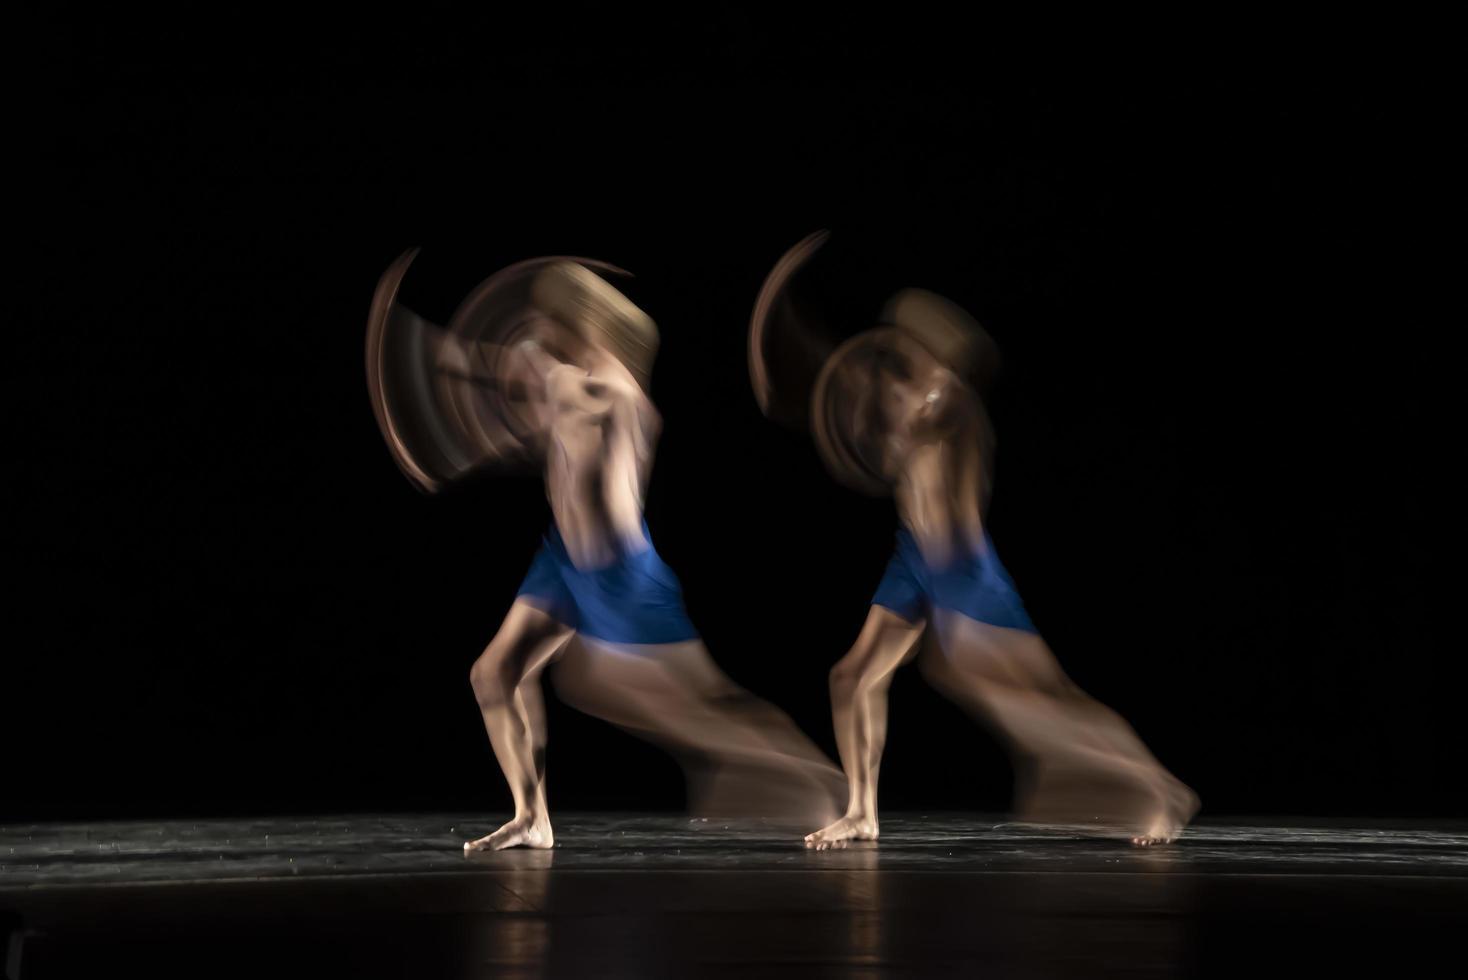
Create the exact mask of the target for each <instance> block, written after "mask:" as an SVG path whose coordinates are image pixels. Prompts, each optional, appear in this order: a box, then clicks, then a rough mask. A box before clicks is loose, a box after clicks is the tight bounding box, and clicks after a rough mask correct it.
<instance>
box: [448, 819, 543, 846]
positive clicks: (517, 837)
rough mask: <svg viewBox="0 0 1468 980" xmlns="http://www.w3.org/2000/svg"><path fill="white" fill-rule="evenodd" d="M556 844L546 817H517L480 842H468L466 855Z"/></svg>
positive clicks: (482, 838) (479, 840)
mask: <svg viewBox="0 0 1468 980" xmlns="http://www.w3.org/2000/svg"><path fill="white" fill-rule="evenodd" d="M555 843H556V835H555V834H553V833H551V825H550V820H549V819H547V818H545V817H540V818H534V817H516V818H515V819H514V820H511V821H510V822H509V823H507V824H505V825H504V826H503V827H501V828H500V829H499V830H496V831H495V832H494V833H492V834H489V835H487V836H484V837H481V838H479V839H478V840H471V841H466V842H465V843H464V853H465V854H470V853H473V852H475V851H503V850H504V849H505V848H508V847H534V848H541V849H544V848H548V847H553V846H554V845H555Z"/></svg>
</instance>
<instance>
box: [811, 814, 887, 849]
mask: <svg viewBox="0 0 1468 980" xmlns="http://www.w3.org/2000/svg"><path fill="white" fill-rule="evenodd" d="M876 839H877V820H876V818H875V817H842V818H841V819H840V820H837V821H836V822H835V823H833V824H831V826H829V827H826V828H825V829H823V830H818V831H816V832H815V833H813V834H807V835H806V838H805V846H806V847H812V848H815V849H816V850H818V851H825V850H829V849H830V848H833V847H845V846H846V843H847V841H853V840H876Z"/></svg>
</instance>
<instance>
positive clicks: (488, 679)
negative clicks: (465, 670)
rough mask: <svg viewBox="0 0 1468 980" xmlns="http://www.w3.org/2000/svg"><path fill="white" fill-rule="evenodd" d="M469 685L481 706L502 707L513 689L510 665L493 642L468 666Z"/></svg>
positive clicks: (513, 683) (513, 680) (504, 654)
mask: <svg viewBox="0 0 1468 980" xmlns="http://www.w3.org/2000/svg"><path fill="white" fill-rule="evenodd" d="M469 686H470V687H472V688H473V689H474V698H475V700H476V701H478V702H479V706H480V707H481V708H486V709H488V708H495V707H503V706H504V705H505V704H506V703H508V702H509V700H510V696H511V695H512V694H513V693H514V690H515V679H514V677H513V675H512V665H511V662H510V658H509V656H507V655H506V653H505V651H502V650H500V649H498V648H496V647H495V646H494V645H493V644H491V645H490V647H489V649H487V650H485V651H484V653H482V654H480V655H479V659H478V660H475V661H474V666H472V667H470V668H469Z"/></svg>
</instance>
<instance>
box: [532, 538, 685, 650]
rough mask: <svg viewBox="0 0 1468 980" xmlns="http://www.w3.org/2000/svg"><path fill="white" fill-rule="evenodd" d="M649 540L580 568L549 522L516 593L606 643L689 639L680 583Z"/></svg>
mask: <svg viewBox="0 0 1468 980" xmlns="http://www.w3.org/2000/svg"><path fill="white" fill-rule="evenodd" d="M646 530H647V529H646V527H645V526H644V528H643V531H644V533H646ZM651 540H652V539H651V538H650V537H649V538H648V541H649V544H648V547H647V548H646V549H645V550H643V551H640V552H637V553H636V554H624V555H622V556H620V557H619V558H618V559H617V560H616V561H615V562H613V563H612V564H610V565H608V566H606V567H605V568H590V569H580V568H577V567H576V566H575V565H574V564H573V563H572V562H571V556H570V554H568V553H567V551H566V543H565V542H564V541H563V540H562V539H561V532H560V531H559V530H558V529H557V528H556V526H555V525H554V524H552V525H551V527H550V530H548V531H546V533H545V540H544V542H543V543H542V544H541V546H540V551H538V552H536V555H535V560H534V561H532V562H531V563H530V571H529V572H527V573H526V575H525V581H524V582H522V583H521V585H520V591H519V592H518V593H516V596H517V597H524V598H527V599H530V600H532V605H535V606H538V607H539V608H541V609H543V610H545V611H546V612H547V613H549V614H550V615H551V616H554V617H555V618H556V619H557V620H559V621H560V622H562V623H564V624H565V625H567V626H569V627H571V628H572V629H574V630H575V631H576V632H578V633H581V634H582V635H584V636H589V637H592V638H593V639H597V640H605V641H607V642H608V643H677V642H679V641H681V640H692V639H695V638H696V637H697V636H698V631H697V630H695V629H694V628H693V623H692V622H691V621H689V619H688V613H687V612H685V611H684V609H683V587H682V585H680V584H679V582H678V576H676V575H674V574H673V570H672V569H671V568H669V567H668V566H667V565H665V564H664V563H663V560H662V559H661V558H659V557H658V553H657V551H655V550H654V549H653V547H652V544H651Z"/></svg>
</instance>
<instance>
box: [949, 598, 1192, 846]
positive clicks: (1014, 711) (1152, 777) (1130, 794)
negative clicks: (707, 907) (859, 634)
mask: <svg viewBox="0 0 1468 980" xmlns="http://www.w3.org/2000/svg"><path fill="white" fill-rule="evenodd" d="M938 633H939V637H940V639H941V644H940V645H941V649H940V650H934V651H933V652H932V653H931V654H930V655H927V656H925V657H924V658H923V664H922V666H923V672H924V674H925V676H927V677H928V679H929V680H930V682H931V683H932V684H933V686H934V687H936V688H938V689H939V690H940V691H941V692H942V693H944V694H945V695H946V696H947V697H949V698H950V699H951V700H953V701H955V702H956V703H958V704H960V705H962V706H963V707H965V708H967V709H969V710H970V711H971V712H972V713H974V714H976V715H978V716H979V717H980V718H981V719H983V720H984V721H986V722H987V723H989V724H990V725H991V726H993V727H994V728H995V729H996V730H997V731H998V733H999V734H1000V735H1001V737H1002V738H1003V739H1004V740H1005V741H1006V742H1007V743H1008V745H1009V747H1010V750H1011V753H1012V755H1013V756H1014V757H1015V761H1016V770H1017V771H1018V772H1019V774H1020V776H1021V784H1022V787H1023V793H1022V794H1021V799H1020V800H1019V801H1018V803H1019V807H1018V809H1019V811H1020V813H1021V814H1022V815H1025V816H1029V817H1031V818H1032V819H1037V820H1038V819H1046V818H1047V817H1048V818H1050V819H1051V820H1056V821H1057V822H1058V819H1067V820H1068V821H1077V822H1079V821H1086V822H1093V821H1104V822H1106V823H1107V824H1114V823H1123V824H1124V825H1126V826H1128V827H1130V828H1131V836H1132V840H1133V842H1134V843H1136V844H1138V845H1143V846H1145V845H1148V844H1154V843H1163V842H1166V841H1169V840H1171V839H1172V838H1174V837H1176V836H1177V835H1178V834H1179V833H1180V832H1181V831H1182V828H1183V826H1185V825H1186V823H1187V821H1188V820H1189V819H1190V818H1191V817H1192V814H1193V813H1194V812H1195V811H1196V810H1197V797H1196V796H1195V795H1194V794H1193V793H1192V791H1191V790H1189V789H1188V788H1187V787H1186V786H1184V785H1183V784H1182V783H1181V782H1180V781H1179V780H1177V779H1176V778H1175V777H1174V776H1172V774H1171V773H1169V772H1168V771H1167V770H1166V769H1165V768H1163V766H1162V764H1161V763H1159V762H1158V761H1157V759H1156V758H1155V757H1154V756H1153V755H1152V753H1151V752H1150V751H1149V750H1148V749H1147V747H1146V745H1145V744H1144V743H1143V742H1142V740H1141V739H1140V738H1139V737H1138V736H1137V734H1136V732H1135V731H1134V730H1133V729H1132V727H1131V726H1130V725H1128V724H1127V723H1126V721H1124V720H1123V719H1122V718H1121V716H1120V715H1118V714H1117V713H1116V712H1115V711H1113V710H1111V709H1110V708H1108V707H1106V706H1105V705H1103V704H1101V703H1100V702H1099V701H1097V700H1095V699H1094V698H1092V697H1090V696H1089V695H1088V694H1086V693H1085V692H1084V691H1082V690H1081V689H1080V688H1079V687H1077V686H1076V685H1075V683H1074V682H1072V681H1071V680H1070V678H1069V677H1067V676H1066V675H1065V673H1064V671H1063V670H1062V669H1061V667H1060V665H1059V663H1058V662H1057V661H1056V659H1055V656H1054V654H1052V653H1051V652H1050V649H1049V647H1048V646H1047V645H1046V644H1045V642H1044V641H1043V640H1042V639H1041V638H1040V637H1039V636H1038V635H1037V634H1035V633H1030V632H1027V631H1022V630H1013V629H1005V628H1003V627H996V626H990V625H987V624H985V623H979V622H976V621H974V620H972V619H969V618H968V617H966V616H962V615H960V614H957V613H952V612H947V611H945V612H943V613H941V614H940V620H939V631H938ZM1027 769H1028V770H1029V771H1028V772H1026V770H1027ZM1108 786H1109V787H1110V788H1109V789H1108V788H1106V787H1108Z"/></svg>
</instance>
